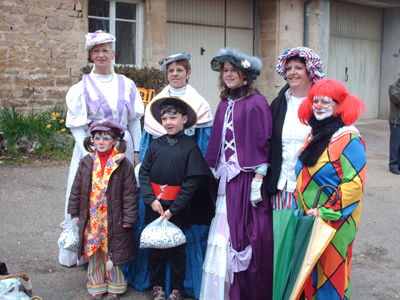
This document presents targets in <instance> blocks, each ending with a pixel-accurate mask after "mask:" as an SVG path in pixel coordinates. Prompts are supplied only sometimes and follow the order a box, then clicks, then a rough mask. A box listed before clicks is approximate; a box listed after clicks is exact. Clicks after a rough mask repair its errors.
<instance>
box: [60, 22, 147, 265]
mask: <svg viewBox="0 0 400 300" xmlns="http://www.w3.org/2000/svg"><path fill="white" fill-rule="evenodd" d="M114 43H115V37H114V36H112V35H111V34H109V33H106V32H105V31H102V30H97V31H96V32H94V33H88V34H87V35H86V45H85V49H86V50H89V51H90V57H91V58H92V60H93V62H94V67H93V69H92V71H91V72H90V74H88V75H83V77H82V80H81V81H80V82H78V83H77V84H75V85H73V86H72V87H71V88H70V89H69V91H68V93H67V96H66V102H67V106H68V112H67V119H66V126H67V127H69V128H70V129H71V132H72V134H73V136H74V138H75V147H74V152H73V155H72V160H71V166H70V171H69V176H68V185H67V195H66V204H65V218H67V219H69V218H70V215H69V214H67V208H68V199H69V195H70V191H71V186H72V183H73V181H74V178H75V174H76V171H77V170H78V166H79V161H80V159H81V158H82V157H84V156H85V155H87V154H88V152H87V151H86V149H85V148H84V146H83V141H84V139H85V137H86V136H88V134H89V132H88V130H89V126H90V124H91V123H92V122H95V121H100V120H102V119H108V120H113V121H115V122H117V123H118V124H120V125H121V126H123V127H124V128H126V129H127V130H125V138H124V139H125V141H126V142H127V150H126V152H125V153H124V154H125V156H126V157H127V158H128V159H129V161H130V162H131V163H132V164H134V165H135V164H137V163H138V162H139V146H140V139H141V129H140V118H141V116H142V115H143V112H144V107H143V102H142V99H141V97H140V94H139V92H138V91H137V89H136V86H135V83H134V82H133V81H132V80H130V79H129V78H126V77H125V76H123V75H119V74H115V72H114V66H113V59H114V57H115V51H114V50H113V49H114ZM78 259H79V257H77V254H76V253H73V252H70V251H67V250H64V249H60V254H59V262H60V264H62V265H65V266H72V265H75V264H77V262H78V264H80V263H82V261H80V262H79V261H78Z"/></svg>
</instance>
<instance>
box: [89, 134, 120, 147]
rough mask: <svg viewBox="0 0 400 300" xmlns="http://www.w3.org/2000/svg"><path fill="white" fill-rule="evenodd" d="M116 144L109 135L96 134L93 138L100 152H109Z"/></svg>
mask: <svg viewBox="0 0 400 300" xmlns="http://www.w3.org/2000/svg"><path fill="white" fill-rule="evenodd" d="M115 143H116V141H114V139H113V138H112V137H111V135H109V134H107V133H100V132H96V133H95V135H94V136H93V144H94V146H95V147H96V149H97V151H99V152H107V151H108V150H110V149H111V148H112V147H113V146H114V145H115Z"/></svg>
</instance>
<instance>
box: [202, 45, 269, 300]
mask: <svg viewBox="0 0 400 300" xmlns="http://www.w3.org/2000/svg"><path fill="white" fill-rule="evenodd" d="M261 65H262V63H261V61H260V60H259V59H258V58H256V57H252V56H248V55H245V54H243V53H241V52H240V51H238V50H236V49H232V48H226V49H222V50H220V52H219V55H218V56H217V57H215V58H213V60H212V61H211V68H212V69H213V70H214V71H218V72H220V77H219V80H220V90H221V102H220V103H219V105H218V109H217V112H216V114H215V118H214V125H213V128H212V131H211V136H210V142H209V144H208V148H207V153H206V156H205V159H206V162H207V163H208V165H209V166H210V167H211V168H212V169H213V170H214V171H215V177H216V178H217V179H218V180H219V190H218V198H217V204H216V215H215V217H214V219H213V221H212V223H211V227H210V234H209V238H208V245H207V252H206V258H205V260H204V266H203V279H202V286H201V294H200V299H207V300H210V299H231V300H236V299H241V300H246V299H252V300H254V299H266V300H268V299H272V282H273V278H272V273H273V232H272V207H271V202H270V201H269V200H268V198H267V196H266V193H265V191H264V189H262V188H261V186H262V185H263V184H264V177H265V175H266V172H267V168H268V165H269V152H270V146H269V138H270V137H271V132H272V118H271V110H270V108H269V105H268V102H267V100H266V99H265V97H264V96H262V95H261V94H259V92H258V90H257V89H256V88H255V87H254V85H253V83H254V80H255V79H256V78H257V76H258V75H259V74H260V69H261Z"/></svg>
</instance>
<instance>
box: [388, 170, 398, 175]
mask: <svg viewBox="0 0 400 300" xmlns="http://www.w3.org/2000/svg"><path fill="white" fill-rule="evenodd" d="M390 172H392V173H393V174H396V175H400V171H399V169H390Z"/></svg>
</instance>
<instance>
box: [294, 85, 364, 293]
mask: <svg viewBox="0 0 400 300" xmlns="http://www.w3.org/2000/svg"><path fill="white" fill-rule="evenodd" d="M364 109H365V104H364V102H363V101H362V100H361V99H358V98H357V97H355V96H353V95H350V94H349V93H348V92H347V89H346V87H345V85H344V84H342V83H341V82H339V81H336V80H332V79H323V80H321V81H319V82H318V83H316V84H315V85H314V86H313V87H312V89H311V91H310V93H309V94H308V97H307V99H306V100H304V101H303V103H302V104H301V105H300V107H299V119H300V122H301V123H302V124H308V125H310V127H311V129H312V131H311V134H310V136H309V137H308V138H307V140H306V143H305V145H304V147H303V149H302V153H301V154H300V156H299V160H298V162H297V165H296V176H297V194H296V198H297V199H296V200H297V203H298V206H299V209H300V210H304V211H305V213H306V214H307V215H314V216H318V217H321V218H322V219H323V220H324V221H325V222H330V224H331V226H332V227H333V228H334V229H336V233H335V235H334V237H333V238H332V240H331V242H330V243H329V245H328V246H327V247H326V249H325V251H324V252H323V254H322V255H321V257H320V258H319V260H318V261H317V263H316V265H315V267H314V270H313V271H312V273H311V274H310V277H309V278H308V280H307V281H306V283H305V289H304V292H305V293H304V295H305V299H309V300H311V299H318V300H328V299H341V300H344V299H349V298H350V269H351V255H352V249H353V242H354V238H355V234H356V231H357V227H358V225H359V224H360V217H361V209H362V194H363V191H364V186H365V174H366V154H365V143H364V140H363V139H362V137H361V135H360V133H359V131H358V130H357V128H356V127H355V126H354V125H353V123H354V122H355V121H356V120H357V118H358V117H359V116H360V114H361V112H363V110H364ZM326 184H329V185H332V186H334V187H335V188H336V189H337V191H338V200H337V201H336V202H334V203H333V201H331V200H332V199H334V198H335V196H336V195H335V193H334V192H333V191H332V190H331V189H329V188H325V189H324V192H323V193H322V195H321V197H320V200H319V203H318V207H317V208H314V209H313V208H312V207H313V203H314V200H315V198H316V194H317V190H318V188H319V187H321V186H323V185H326Z"/></svg>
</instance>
